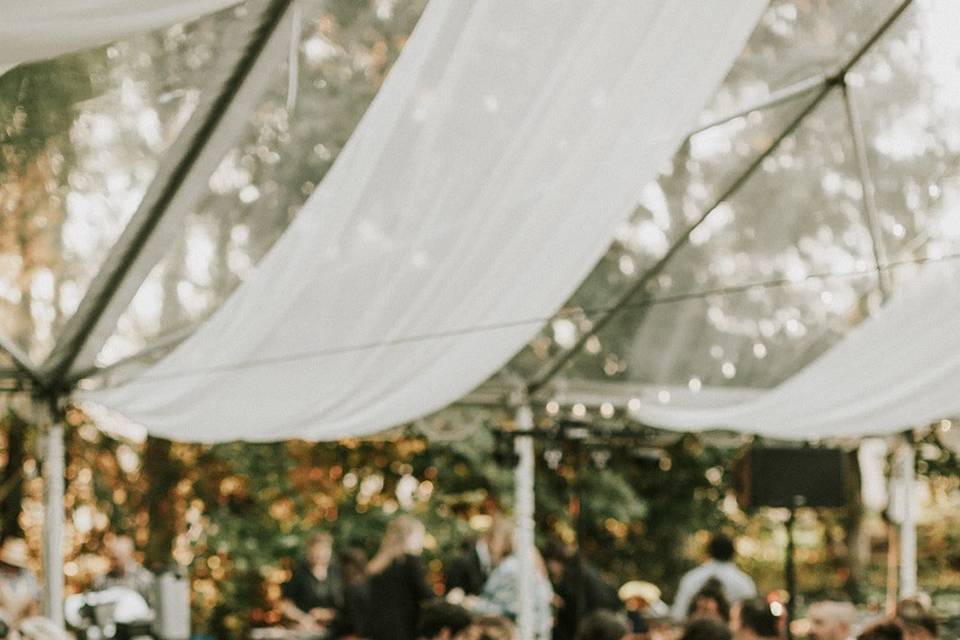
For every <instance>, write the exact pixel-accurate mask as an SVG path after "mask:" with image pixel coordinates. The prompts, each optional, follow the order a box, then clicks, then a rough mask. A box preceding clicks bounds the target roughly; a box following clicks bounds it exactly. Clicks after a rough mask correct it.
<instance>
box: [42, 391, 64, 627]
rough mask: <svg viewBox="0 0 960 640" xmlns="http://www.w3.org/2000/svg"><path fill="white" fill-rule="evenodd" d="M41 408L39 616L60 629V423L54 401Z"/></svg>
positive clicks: (61, 506) (62, 452) (61, 570)
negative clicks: (42, 444)
mask: <svg viewBox="0 0 960 640" xmlns="http://www.w3.org/2000/svg"><path fill="white" fill-rule="evenodd" d="M44 402H45V401H44ZM43 409H44V413H41V414H40V415H43V416H44V417H45V419H44V434H43V435H44V451H43V613H44V615H45V616H46V617H47V618H49V619H50V621H51V622H53V623H54V624H56V625H57V626H58V627H60V628H63V626H64V620H63V593H64V580H63V529H64V517H63V498H64V481H63V475H64V455H65V454H64V447H63V420H62V416H61V413H60V411H59V408H58V407H57V403H56V401H55V400H53V401H49V405H47V404H46V402H45V406H44V407H43Z"/></svg>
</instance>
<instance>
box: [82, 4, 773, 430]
mask: <svg viewBox="0 0 960 640" xmlns="http://www.w3.org/2000/svg"><path fill="white" fill-rule="evenodd" d="M763 5H764V3H763V2H761V1H756V0H755V1H751V2H742V3H738V4H737V7H736V9H735V10H731V9H730V7H729V5H727V4H726V3H722V2H710V3H677V2H669V1H667V0H661V1H658V2H633V1H628V2H617V3H612V4H611V3H596V4H587V5H582V4H578V3H566V4H561V5H560V6H553V5H550V6H547V5H541V4H539V3H528V4H523V3H521V4H517V3H514V2H506V3H501V4H496V3H487V4H483V5H472V4H468V3H448V2H434V3H432V4H430V5H429V7H428V8H427V10H426V11H425V13H424V15H423V16H422V18H421V20H420V23H419V24H418V26H417V29H416V31H415V32H414V34H413V36H412V38H411V40H410V42H409V43H408V44H407V46H406V47H405V49H404V52H403V54H402V56H401V58H400V60H399V61H398V63H397V65H396V66H395V67H394V69H393V71H392V72H391V74H390V76H389V78H388V79H387V81H386V83H385V84H384V86H383V88H382V89H381V90H380V92H379V94H378V96H377V98H376V100H375V101H374V103H373V105H372V106H371V107H370V109H369V111H368V112H367V114H366V115H365V117H364V119H363V120H362V121H361V123H360V125H359V126H358V127H357V129H356V131H355V132H354V134H353V135H352V137H351V140H350V142H349V144H348V145H347V147H346V149H345V150H344V151H343V152H342V153H341V154H340V156H339V157H338V159H337V162H336V164H335V165H334V167H333V169H332V170H331V171H330V172H329V173H328V174H327V176H326V178H325V179H324V181H323V182H322V183H321V184H320V185H319V188H318V189H317V190H316V191H315V192H314V193H313V195H312V196H311V198H310V200H309V201H308V202H307V204H306V206H305V208H304V210H303V211H302V212H301V213H300V214H299V215H298V217H297V219H296V220H295V221H294V223H293V225H292V226H291V227H290V229H288V230H287V232H286V234H285V236H284V237H283V238H282V239H281V240H280V241H279V242H278V243H277V244H276V245H275V246H274V248H273V250H272V251H271V252H270V254H269V255H268V256H267V257H266V258H264V260H263V261H262V262H261V263H260V266H259V267H258V269H257V271H256V273H254V274H253V276H252V277H251V278H250V279H249V280H247V282H245V283H244V284H243V285H242V286H241V287H240V288H239V289H238V290H237V292H236V293H235V294H234V296H233V297H232V298H231V299H230V300H229V301H228V302H227V303H226V304H225V305H224V306H223V307H222V308H221V309H220V311H219V312H218V313H217V314H216V315H215V316H214V317H213V318H212V319H211V320H210V321H208V322H207V323H205V325H204V326H203V327H201V328H200V330H198V331H197V332H196V333H195V334H194V335H193V336H192V337H191V338H190V339H189V340H187V341H186V342H184V343H183V344H182V345H181V346H180V347H179V348H178V349H177V350H176V351H174V352H173V353H172V354H171V355H169V356H167V357H166V358H165V359H164V360H163V361H162V362H161V363H159V364H158V365H157V366H155V367H153V368H152V369H150V370H148V371H147V372H145V373H144V374H142V376H141V377H139V378H137V379H135V380H133V381H132V382H130V383H128V384H127V385H125V386H123V387H120V388H116V389H109V390H106V391H100V392H94V393H91V394H87V395H85V396H84V397H86V398H89V399H91V400H94V401H96V402H98V403H100V404H103V405H105V406H107V407H109V408H111V409H113V410H115V411H117V412H119V413H121V414H123V415H125V416H128V417H129V418H130V419H132V420H134V421H136V422H138V423H141V424H143V425H145V426H146V427H147V428H148V429H149V430H150V431H151V432H153V433H156V434H158V435H163V436H165V437H169V438H172V439H176V440H200V441H208V442H215V441H223V440H235V439H243V440H279V439H285V438H295V437H300V438H307V439H336V438H340V437H346V436H356V435H362V434H368V433H373V432H377V431H382V430H383V429H384V428H387V427H392V426H394V425H397V424H402V423H404V422H407V421H409V420H411V419H414V418H418V417H420V416H423V415H425V414H427V413H430V412H432V411H435V410H438V409H441V408H442V407H444V406H446V405H448V404H450V403H451V402H453V401H455V400H457V399H458V398H460V397H462V396H463V395H465V394H466V393H468V392H469V391H470V390H471V389H473V388H474V387H476V386H477V385H478V384H479V383H480V382H482V381H483V380H484V379H486V378H487V377H489V376H490V375H491V374H493V373H495V372H496V371H497V370H498V369H500V368H501V367H502V366H503V365H504V363H505V362H506V361H507V360H508V359H509V358H510V357H511V356H512V355H513V354H514V353H515V352H516V351H518V350H519V349H520V348H521V347H522V346H523V345H524V344H525V343H526V342H527V341H528V340H529V339H530V337H531V335H532V334H533V333H535V332H536V331H537V330H538V329H539V327H540V325H541V324H542V322H543V320H544V319H546V318H547V317H549V316H550V315H551V314H552V313H553V312H554V311H555V310H556V309H557V308H558V307H559V306H560V305H561V304H562V303H563V301H564V300H566V299H567V298H568V297H569V295H570V294H571V293H572V291H573V290H574V288H575V287H576V285H577V283H579V282H580V281H581V280H582V279H583V277H584V276H585V275H586V274H587V273H588V271H589V270H590V268H591V267H592V266H593V265H594V264H595V263H596V261H597V259H598V258H599V257H600V256H601V255H602V254H603V252H604V251H605V249H606V247H607V246H608V245H609V243H610V238H611V235H612V233H613V231H614V230H615V229H616V228H617V226H618V225H619V224H620V223H622V222H623V220H624V219H625V218H626V217H627V216H628V215H629V213H630V212H631V211H632V209H633V207H634V206H635V203H636V201H637V199H638V197H639V189H640V188H641V187H642V185H643V184H645V183H646V182H647V181H648V180H650V179H651V178H653V176H654V175H655V172H656V170H657V169H658V167H659V166H660V165H661V164H662V162H663V161H664V159H665V158H667V157H668V156H669V154H670V153H672V151H673V150H674V149H675V148H676V146H677V145H678V144H679V142H680V141H681V139H682V138H683V137H684V135H685V134H686V132H687V131H689V130H690V128H691V127H692V126H693V123H694V122H695V121H696V117H697V115H698V114H699V112H700V110H701V109H702V106H703V103H704V102H705V101H706V100H707V98H708V97H709V96H710V94H711V93H712V92H713V91H714V90H715V87H716V86H717V84H718V83H719V82H720V80H721V79H722V77H723V76H724V74H725V73H726V72H727V70H728V68H729V66H730V64H731V63H732V61H733V59H734V58H735V56H736V54H737V53H738V52H739V51H740V49H741V48H742V46H743V43H744V41H745V40H746V38H747V36H748V35H749V33H750V31H751V30H752V28H753V26H754V24H755V22H756V20H757V18H758V17H759V15H760V12H761V11H762V9H763ZM532 34H536V35H535V37H532Z"/></svg>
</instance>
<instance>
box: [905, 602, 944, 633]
mask: <svg viewBox="0 0 960 640" xmlns="http://www.w3.org/2000/svg"><path fill="white" fill-rule="evenodd" d="M896 621H897V622H899V623H900V626H901V627H903V634H904V636H905V637H906V638H907V640H935V639H936V638H937V636H938V635H939V633H940V623H939V622H938V621H937V618H936V616H934V615H933V614H932V613H930V599H929V597H923V596H913V597H910V598H904V599H903V600H901V601H900V602H898V603H897V615H896Z"/></svg>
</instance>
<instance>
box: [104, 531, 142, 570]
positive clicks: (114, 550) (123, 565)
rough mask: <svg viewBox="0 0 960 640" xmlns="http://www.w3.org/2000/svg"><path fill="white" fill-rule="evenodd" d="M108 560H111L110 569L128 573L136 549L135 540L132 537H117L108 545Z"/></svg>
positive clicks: (109, 541)
mask: <svg viewBox="0 0 960 640" xmlns="http://www.w3.org/2000/svg"><path fill="white" fill-rule="evenodd" d="M105 546H106V552H107V559H108V560H110V569H111V570H113V571H120V572H123V571H126V569H127V567H128V566H130V563H131V562H133V554H134V551H135V549H136V547H135V546H134V544H133V538H131V537H130V536H125V535H122V536H116V537H114V538H113V539H112V540H108V541H107V543H106V545H105Z"/></svg>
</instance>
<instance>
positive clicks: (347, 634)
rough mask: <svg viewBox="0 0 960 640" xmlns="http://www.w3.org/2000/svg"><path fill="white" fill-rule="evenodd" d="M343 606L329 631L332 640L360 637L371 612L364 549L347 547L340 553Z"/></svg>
mask: <svg viewBox="0 0 960 640" xmlns="http://www.w3.org/2000/svg"><path fill="white" fill-rule="evenodd" d="M340 573H341V576H342V579H343V604H342V606H341V607H340V609H339V610H338V611H337V617H336V620H334V622H333V624H332V625H331V626H330V629H328V631H327V635H328V637H330V638H352V637H358V636H359V634H360V632H361V631H362V630H363V625H364V624H365V623H366V620H367V614H368V613H369V611H370V608H369V607H370V594H369V592H368V585H367V556H366V554H365V553H364V552H363V549H360V548H358V547H347V548H346V549H344V550H343V551H342V552H341V553H340Z"/></svg>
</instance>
